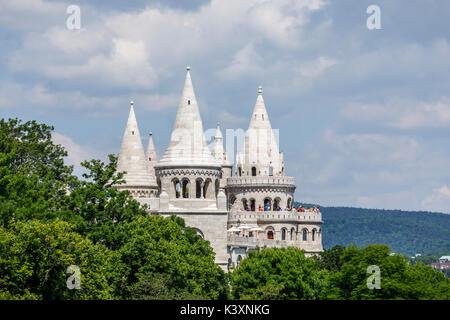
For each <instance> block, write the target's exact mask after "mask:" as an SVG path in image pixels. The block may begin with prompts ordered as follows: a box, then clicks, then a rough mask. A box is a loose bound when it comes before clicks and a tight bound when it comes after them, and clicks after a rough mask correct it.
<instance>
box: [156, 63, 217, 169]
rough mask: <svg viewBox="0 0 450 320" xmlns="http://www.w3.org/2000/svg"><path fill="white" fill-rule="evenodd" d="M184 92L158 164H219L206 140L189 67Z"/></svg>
mask: <svg viewBox="0 0 450 320" xmlns="http://www.w3.org/2000/svg"><path fill="white" fill-rule="evenodd" d="M186 69H187V73H186V80H185V82H184V88H183V93H182V95H181V99H180V103H179V105H178V113H177V117H176V119H175V124H174V127H173V130H172V135H171V137H170V143H169V147H168V148H167V150H166V153H165V154H164V156H163V157H162V158H161V160H160V161H159V162H158V166H166V165H179V166H186V165H188V166H189V165H191V166H192V165H193V166H217V162H216V161H215V160H214V158H213V156H212V154H211V151H210V150H209V148H208V145H207V144H206V139H205V134H204V131H203V125H202V119H201V117H200V112H199V109H198V104H197V99H196V97H195V93H194V88H193V86H192V81H191V75H190V73H189V70H190V67H187V68H186Z"/></svg>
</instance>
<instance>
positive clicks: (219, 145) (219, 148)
mask: <svg viewBox="0 0 450 320" xmlns="http://www.w3.org/2000/svg"><path fill="white" fill-rule="evenodd" d="M212 155H213V156H214V158H215V159H216V160H217V161H218V162H219V164H220V165H223V164H225V165H228V164H230V163H229V162H228V161H227V154H226V152H225V151H224V148H223V136H222V132H221V131H220V124H219V122H217V131H216V135H215V136H214V150H213V152H212Z"/></svg>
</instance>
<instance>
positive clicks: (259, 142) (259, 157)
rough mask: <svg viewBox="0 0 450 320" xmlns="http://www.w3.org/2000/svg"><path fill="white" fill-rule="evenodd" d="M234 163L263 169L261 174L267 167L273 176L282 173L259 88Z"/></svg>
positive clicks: (275, 143)
mask: <svg viewBox="0 0 450 320" xmlns="http://www.w3.org/2000/svg"><path fill="white" fill-rule="evenodd" d="M236 161H237V163H238V164H240V165H243V166H248V167H252V166H256V167H259V168H260V169H263V170H261V173H262V174H263V172H266V171H267V172H268V168H269V167H272V168H273V169H274V171H275V174H277V173H278V172H282V159H281V158H280V153H279V151H278V145H277V141H276V139H275V135H274V132H273V130H272V126H271V124H270V119H269V115H268V114H267V110H266V106H265V104H264V99H263V96H262V87H261V86H259V87H258V96H257V98H256V103H255V106H254V108H253V113H252V118H251V119H250V125H249V128H248V130H247V133H246V136H245V143H244V145H243V148H242V150H241V151H240V152H239V153H238V155H237V157H236ZM247 170H248V168H247Z"/></svg>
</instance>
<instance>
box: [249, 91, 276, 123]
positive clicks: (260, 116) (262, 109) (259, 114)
mask: <svg viewBox="0 0 450 320" xmlns="http://www.w3.org/2000/svg"><path fill="white" fill-rule="evenodd" d="M252 128H254V129H272V127H271V125H270V120H269V115H268V114H267V110H266V105H265V104H264V99H263V96H262V87H261V86H259V87H258V96H257V98H256V103H255V107H254V108H253V114H252V118H251V119H250V126H249V129H252Z"/></svg>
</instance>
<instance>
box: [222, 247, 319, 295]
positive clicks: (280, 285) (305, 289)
mask: <svg viewBox="0 0 450 320" xmlns="http://www.w3.org/2000/svg"><path fill="white" fill-rule="evenodd" d="M231 286H232V288H233V296H234V298H236V299H263V300H272V299H277V300H278V299H295V300H299V299H304V300H317V299H324V298H326V286H327V282H326V272H325V271H321V270H319V268H318V266H317V263H315V262H314V261H313V260H312V259H309V258H306V257H305V255H304V254H303V251H301V250H299V249H297V248H288V249H277V248H270V249H264V250H261V251H259V252H250V253H249V257H248V258H246V259H244V260H243V261H242V262H241V263H240V265H239V267H238V268H237V269H236V270H235V271H234V272H233V274H232V276H231Z"/></svg>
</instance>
